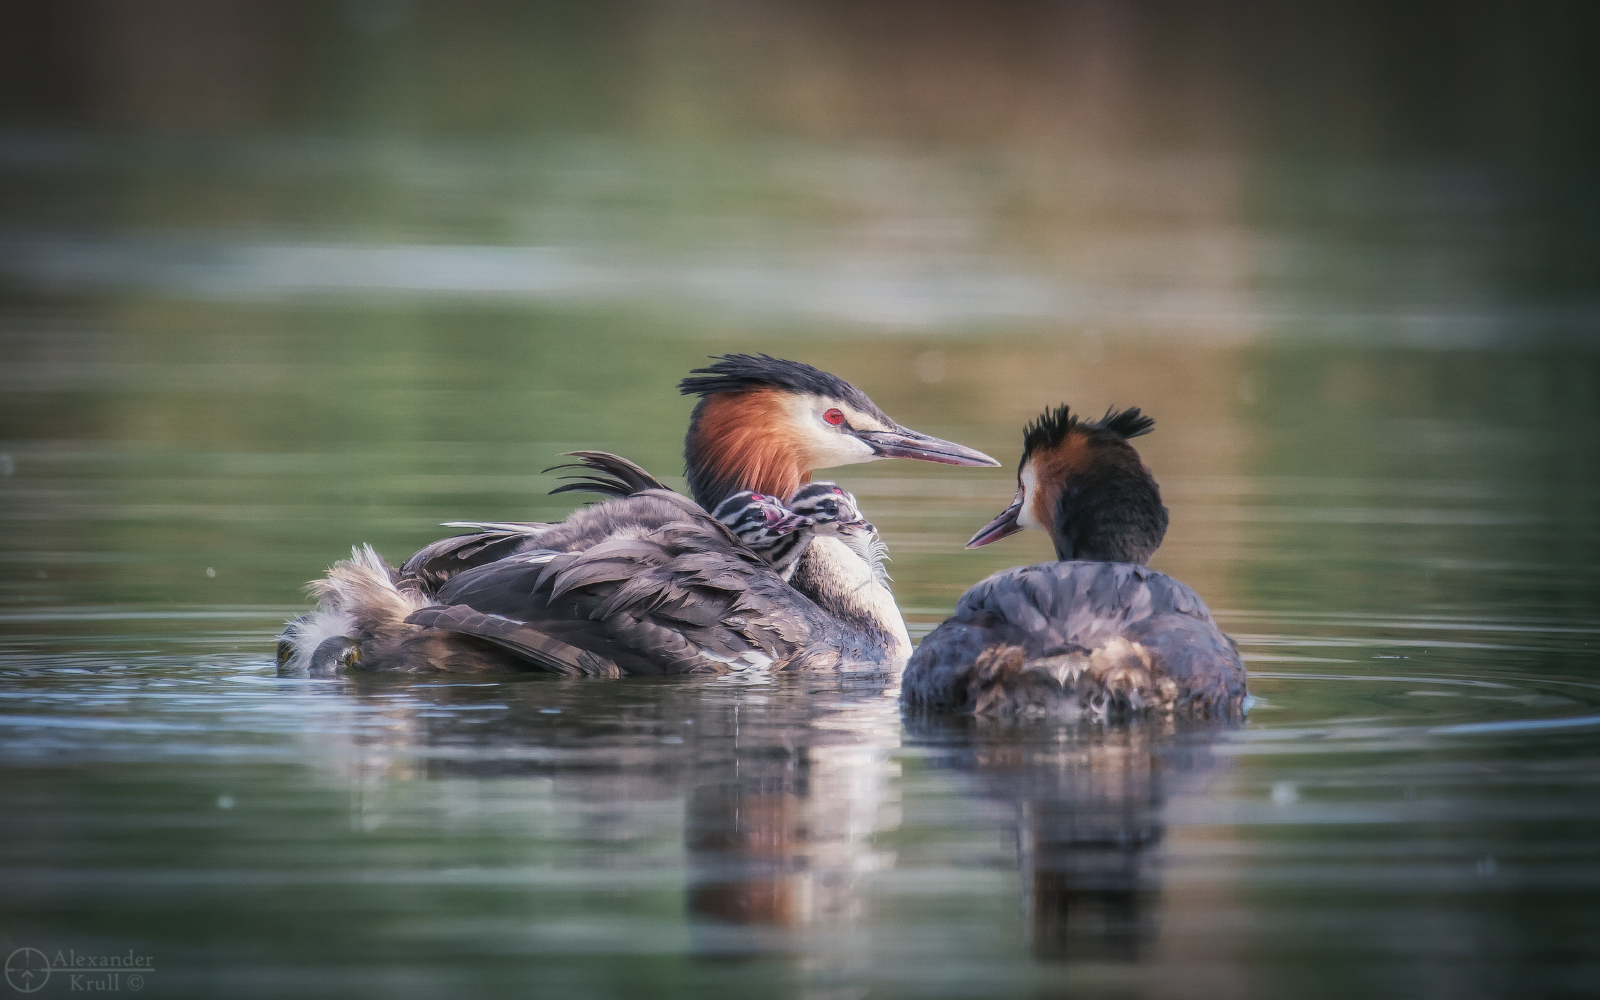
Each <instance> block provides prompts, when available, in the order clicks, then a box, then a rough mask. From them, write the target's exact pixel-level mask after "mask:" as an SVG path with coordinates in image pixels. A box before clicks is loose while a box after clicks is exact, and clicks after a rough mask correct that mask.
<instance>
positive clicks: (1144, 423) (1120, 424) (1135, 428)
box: [1022, 403, 1156, 460]
mask: <svg viewBox="0 0 1600 1000" xmlns="http://www.w3.org/2000/svg"><path fill="white" fill-rule="evenodd" d="M1155 426H1156V420H1155V418H1154V417H1147V416H1145V415H1144V414H1142V413H1140V412H1139V408H1138V407H1137V406H1130V407H1128V408H1127V409H1126V410H1118V409H1117V408H1116V407H1112V408H1110V409H1108V410H1106V415H1105V416H1103V417H1101V418H1100V419H1099V420H1080V419H1079V418H1078V416H1077V414H1075V413H1072V412H1071V411H1069V410H1068V409H1067V404H1065V403H1062V404H1061V405H1060V406H1058V407H1056V408H1055V409H1053V410H1052V409H1047V410H1045V411H1044V412H1043V413H1041V414H1039V418H1038V419H1037V420H1035V421H1033V422H1032V423H1030V424H1029V425H1028V426H1027V428H1026V429H1024V430H1023V432H1022V457H1023V459H1024V460H1026V459H1027V457H1028V456H1029V455H1031V454H1033V452H1034V451H1035V450H1036V449H1039V448H1054V447H1055V446H1056V445H1058V444H1060V443H1061V440H1062V439H1063V438H1065V437H1066V436H1067V432H1068V431H1070V430H1072V428H1074V427H1081V428H1083V429H1084V430H1099V431H1110V432H1111V433H1112V434H1115V435H1117V436H1118V437H1120V438H1122V439H1123V440H1127V439H1129V438H1136V437H1139V436H1141V435H1144V434H1149V433H1150V431H1151V430H1153V429H1154V428H1155Z"/></svg>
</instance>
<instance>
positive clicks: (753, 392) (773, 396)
mask: <svg viewBox="0 0 1600 1000" xmlns="http://www.w3.org/2000/svg"><path fill="white" fill-rule="evenodd" d="M678 390H679V391H680V392H682V393H684V394H685V395H698V396H699V397H700V401H699V402H698V403H696V404H695V408H694V414H693V416H692V417H691V418H690V420H689V434H688V437H687V439H686V440H685V442H684V462H685V465H686V467H687V472H688V478H689V489H690V492H692V493H693V494H694V498H695V500H696V501H697V502H699V504H700V505H701V506H702V507H705V508H707V509H710V508H711V507H713V506H715V505H716V504H718V503H720V502H721V500H722V498H723V497H726V496H727V495H728V494H730V493H735V492H738V491H740V490H758V491H760V492H762V493H768V494H775V495H777V496H789V495H791V494H792V493H793V492H794V491H795V490H796V489H797V488H799V487H800V486H801V485H802V484H804V483H807V482H809V481H810V480H811V470H812V469H825V468H831V467H833V466H836V465H853V464H856V463H858V462H874V461H877V460H878V459H880V458H912V459H917V460H919V461H923V462H939V463H942V464H945V465H990V466H992V465H999V464H1000V463H999V462H996V461H995V460H994V459H992V458H990V457H989V456H988V455H985V454H984V453H983V452H981V451H974V450H973V449H971V448H967V447H963V446H962V445H959V444H956V443H954V442H952V441H943V440H940V439H939V438H936V437H930V436H929V435H927V434H923V433H920V432H918V431H914V430H911V429H910V428H908V427H902V426H900V425H899V424H897V423H895V422H894V421H893V420H892V419H890V418H889V416H888V414H886V413H884V412H883V411H882V410H880V409H878V407H877V405H876V404H875V403H873V402H872V400H870V399H868V398H867V394H866V393H864V392H862V391H861V390H860V389H857V388H856V387H855V386H853V385H851V384H850V383H849V382H846V381H845V380H844V379H842V378H839V377H838V376H835V375H830V374H828V373H827V372H824V371H819V370H817V369H816V368H813V367H811V366H810V365H806V364H801V363H800V362H798V361H783V360H780V359H778V358H773V357H768V356H767V355H765V354H759V355H752V354H726V355H723V356H722V357H721V358H718V359H716V363H715V364H712V365H708V366H707V367H705V368H696V369H695V370H694V371H693V373H691V377H689V378H686V379H684V380H683V381H682V382H680V383H678Z"/></svg>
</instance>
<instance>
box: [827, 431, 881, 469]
mask: <svg viewBox="0 0 1600 1000" xmlns="http://www.w3.org/2000/svg"><path fill="white" fill-rule="evenodd" d="M811 453H812V455H814V456H815V462H816V465H817V467H818V468H823V469H826V468H828V467H830V466H834V465H858V464H860V463H862V462H876V461H877V460H878V459H880V458H882V457H883V456H881V455H878V454H875V453H874V452H873V450H872V446H871V445H869V444H867V443H866V442H865V441H863V440H861V439H860V438H858V437H856V436H855V435H853V434H841V433H839V432H838V431H834V430H818V431H817V432H816V434H815V435H814V436H813V440H812V450H811Z"/></svg>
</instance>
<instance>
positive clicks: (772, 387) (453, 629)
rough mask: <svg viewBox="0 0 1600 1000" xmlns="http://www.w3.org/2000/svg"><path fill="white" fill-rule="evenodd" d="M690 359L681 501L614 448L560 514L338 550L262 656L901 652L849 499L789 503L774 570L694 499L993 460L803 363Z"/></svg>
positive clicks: (533, 661)
mask: <svg viewBox="0 0 1600 1000" xmlns="http://www.w3.org/2000/svg"><path fill="white" fill-rule="evenodd" d="M693 374H694V375H698V376H701V377H700V378H689V379H685V380H684V381H683V383H682V384H681V385H680V389H681V390H682V391H683V392H685V393H694V394H698V395H700V396H701V399H700V401H699V403H698V404H697V405H696V407H695V410H694V415H693V417H692V419H691V425H690V429H689V434H688V439H687V443H686V447H685V454H686V459H687V461H688V475H689V482H690V485H691V487H692V488H693V489H694V491H695V498H696V500H698V501H700V505H699V506H697V505H696V504H695V503H693V502H691V501H689V500H688V499H687V498H685V497H682V496H680V495H678V494H676V493H672V492H670V491H664V490H661V489H658V488H656V487H659V485H660V484H659V483H657V482H656V481H655V480H654V478H653V477H650V476H649V474H648V473H645V472H644V471H643V470H642V469H639V468H638V467H637V466H632V465H631V463H626V462H625V461H624V460H620V459H616V460H615V461H617V462H622V463H623V464H624V465H626V466H628V467H630V468H631V469H632V470H633V472H632V473H629V474H628V475H627V476H624V477H623V479H622V481H621V482H620V484H619V485H618V486H617V487H616V489H614V490H612V491H610V492H612V493H613V494H614V495H615V494H623V493H626V494H628V495H618V496H617V498H616V499H613V500H609V501H607V502H605V503H602V504H599V505H597V506H595V507H591V508H588V509H586V510H580V511H578V512H576V513H575V514H573V516H572V517H569V518H568V519H567V520H566V521H564V522H561V523H560V524H551V525H545V524H476V523H470V522H463V523H461V526H464V527H474V528H477V529H478V531H477V532H475V533H474V534H469V535H462V536H457V537H455V538H447V539H443V540H441V541H439V542H436V543H434V544H432V545H430V546H427V547H426V548H424V549H423V550H422V551H420V552H418V553H417V554H416V555H415V556H413V557H412V558H411V559H409V560H407V562H406V564H405V566H404V567H403V568H402V570H401V571H400V572H399V573H398V574H390V573H389V572H388V570H387V567H385V566H384V565H383V563H382V561H381V560H380V559H377V557H376V556H370V557H368V556H366V555H365V554H364V553H358V558H355V559H352V560H351V561H349V562H346V563H341V564H339V565H338V566H336V567H334V569H333V570H331V571H330V573H329V576H328V578H327V579H326V580H324V581H319V582H318V583H317V584H315V585H314V591H315V592H316V593H317V595H318V596H319V597H320V598H321V606H320V607H319V611H318V612H314V613H313V616H309V617H308V618H302V619H300V620H297V623H296V624H293V625H291V627H290V629H288V630H286V631H285V633H284V636H283V642H281V643H280V650H281V651H283V650H286V652H281V653H280V663H281V664H282V666H281V669H283V670H284V672H287V673H295V672H301V671H303V670H306V669H309V666H310V663H311V661H312V660H313V659H314V658H316V656H317V650H318V649H319V648H321V647H322V645H323V644H324V643H325V642H331V645H330V646H329V651H328V652H327V653H324V654H323V656H322V659H323V660H324V661H326V660H327V659H328V657H329V656H330V655H332V656H333V662H334V663H335V664H339V665H343V666H345V667H350V666H352V665H355V667H354V668H355V669H362V670H366V669H384V670H435V669H443V670H485V669H518V668H521V669H527V668H530V667H531V668H534V669H540V668H542V669H546V670H552V671H556V672H560V673H572V674H591V675H594V674H598V675H611V676H614V675H617V674H623V673H628V674H632V673H679V672H700V671H721V670H729V669H741V668H744V667H749V666H774V667H777V668H801V667H804V668H836V669H887V668H892V667H894V666H898V665H899V664H901V663H903V662H904V661H905V658H906V657H907V656H908V655H909V654H910V651H911V647H910V640H909V637H908V636H907V634H906V631H905V623H904V620H903V619H902V618H901V617H900V614H899V610H898V608H897V607H896V606H895V604H894V599H893V596H892V595H891V594H890V593H889V591H888V589H887V587H886V586H884V585H883V580H882V573H881V565H880V563H881V560H880V559H877V558H876V553H875V551H874V550H873V549H872V546H871V542H870V541H863V539H862V534H863V532H862V531H861V529H860V527H859V526H858V525H856V524H854V522H855V521H857V520H859V512H857V511H855V508H854V503H853V499H852V500H851V502H850V504H849V509H848V510H844V509H842V508H841V509H840V510H839V511H836V512H835V513H834V514H833V515H832V516H830V517H807V518H806V520H807V522H808V523H807V526H806V527H805V528H804V529H800V530H806V531H808V532H809V533H810V534H811V538H810V539H809V544H805V545H803V546H800V551H799V553H798V554H797V555H795V556H794V558H793V561H792V562H793V568H792V573H793V579H794V586H793V587H791V586H790V585H788V584H787V583H785V581H784V579H783V577H782V576H780V572H781V571H782V570H783V569H786V568H788V567H786V566H781V565H780V567H779V570H777V571H775V570H774V569H773V567H772V566H771V565H769V564H768V563H767V562H766V561H765V560H763V559H762V558H761V556H760V555H758V554H756V553H755V552H753V551H752V550H751V549H750V548H749V547H748V546H746V545H744V544H742V543H740V542H739V541H738V540H737V539H736V538H734V536H733V535H731V534H730V533H729V531H728V529H727V527H726V526H725V525H724V524H722V523H720V522H719V521H717V520H715V519H714V518H712V517H711V516H710V515H708V514H707V513H706V510H708V509H716V508H717V507H718V506H719V505H720V504H721V503H722V502H723V501H724V500H725V499H727V498H728V497H729V496H730V495H733V494H737V493H741V492H750V493H751V494H759V495H761V496H763V497H772V496H785V497H789V496H795V495H797V493H798V491H799V489H800V487H801V486H802V485H803V484H805V483H806V482H808V481H809V480H810V475H811V470H812V469H813V468H816V467H821V466H826V465H845V464H853V463H857V462H868V461H873V460H876V459H879V458H916V459H921V460H924V461H933V462H940V463H944V464H949V465H969V466H976V465H998V464H999V463H998V462H995V461H994V459H992V458H990V457H989V456H987V455H984V454H982V453H981V452H977V451H974V450H972V449H969V448H965V447H963V446H961V445H958V444H954V443H952V442H949V441H943V440H940V439H938V438H934V437H930V436H928V435H925V434H921V433H918V432H916V431H912V430H909V429H907V428H904V427H901V426H900V425H899V424H897V423H895V422H894V421H893V420H891V419H890V418H889V417H888V416H886V415H885V414H884V413H883V412H882V411H881V410H879V409H878V408H877V406H875V405H874V404H873V403H872V401H871V400H870V399H868V398H867V396H866V394H865V393H863V392H861V391H860V390H859V389H857V388H855V387H854V386H852V385H850V384H849V383H848V382H845V381H844V380H842V379H839V378H837V377H835V376H833V375H829V374H827V373H825V372H821V371H818V370H817V369H815V368H812V367H811V366H809V365H804V364H800V363H798V362H792V361H781V360H778V359H775V358H771V357H767V356H765V355H760V356H751V355H725V356H724V357H722V358H720V359H717V361H716V363H715V364H713V365H711V366H708V367H707V368H703V369H698V370H696V372H694V373H693ZM580 454H581V455H590V456H594V455H603V453H580ZM606 457H607V458H613V459H614V456H606ZM608 471H614V470H608ZM582 488H590V487H587V486H584V485H582V484H574V485H571V486H568V487H562V488H561V489H582ZM841 492H842V491H841ZM845 496H847V494H846V495H845ZM800 499H801V500H805V499H806V497H805V496H804V495H803V494H801V496H800ZM763 516H764V515H763ZM847 522H849V523H847ZM830 525H838V526H839V527H838V528H837V529H834V530H830V527H829V526H830ZM867 530H868V532H870V526H867ZM847 539H848V540H847ZM780 561H781V560H780ZM319 615H320V616H321V617H316V616H319ZM341 623H343V624H341ZM341 637H342V639H343V640H349V641H339V640H341Z"/></svg>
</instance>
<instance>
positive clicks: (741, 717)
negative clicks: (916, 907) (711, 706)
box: [684, 696, 899, 971]
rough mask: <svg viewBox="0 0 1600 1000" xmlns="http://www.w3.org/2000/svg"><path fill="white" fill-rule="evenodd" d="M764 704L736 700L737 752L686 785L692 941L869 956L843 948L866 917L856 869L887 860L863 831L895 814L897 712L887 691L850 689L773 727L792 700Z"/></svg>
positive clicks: (722, 949)
mask: <svg viewBox="0 0 1600 1000" xmlns="http://www.w3.org/2000/svg"><path fill="white" fill-rule="evenodd" d="M772 708H774V706H762V705H755V706H751V705H744V706H740V707H738V708H737V709H736V710H735V711H733V712H732V713H730V714H729V715H728V716H727V717H726V720H727V721H728V722H730V723H732V724H733V726H734V727H735V729H734V731H733V732H731V733H728V734H725V735H727V736H728V737H731V739H732V741H733V747H732V749H733V754H732V755H731V757H729V758H724V759H721V760H719V761H718V762H717V763H716V764H715V766H713V767H710V768H703V769H702V771H701V774H700V775H699V776H698V777H697V779H696V780H695V785H694V788H693V789H692V790H691V791H690V792H689V795H688V797H687V801H686V806H685V807H686V815H685V817H684V846H685V848H686V849H687V852H688V858H689V873H690V885H689V891H688V898H687V908H688V913H689V916H690V920H691V934H692V940H693V943H694V948H695V951H696V952H697V953H698V954H701V955H703V956H717V957H734V956H756V955H761V954H771V953H773V952H802V951H804V952H808V953H818V952H823V953H826V954H828V955H829V961H830V963H831V964H833V965H834V966H835V968H836V971H844V970H845V969H847V968H849V967H851V966H852V965H858V964H861V963H864V962H865V960H866V957H867V956H866V954H865V952H864V951H862V952H861V953H860V954H858V955H855V957H856V958H857V959H859V960H860V962H859V963H858V962H852V961H851V958H850V956H851V954H852V953H853V952H854V951H855V950H857V949H859V948H860V947H861V945H860V939H859V937H858V936H857V935H854V934H852V928H854V927H856V926H857V925H858V924H859V923H860V921H862V919H863V918H864V913H863V904H862V899H863V896H864V893H863V891H862V889H863V884H862V883H863V880H864V879H865V878H867V877H868V876H869V875H870V873H871V872H873V871H876V870H878V869H880V868H883V867H887V866H888V865H889V864H891V863H892V860H893V859H892V856H890V855H887V854H885V853H883V852H880V851H877V850H875V849H874V847H873V845H872V842H871V837H872V835H873V834H874V833H876V832H879V831H881V830H884V829H886V828H888V827H891V826H893V825H896V823H897V821H898V815H897V813H896V811H895V810H894V808H893V805H892V802H891V796H890V790H889V782H890V780H891V779H892V778H893V777H894V775H895V773H896V766H895V765H894V764H893V763H892V762H891V761H890V760H889V759H888V757H889V753H890V751H891V750H893V749H894V748H896V747H897V746H898V728H899V727H898V725H897V722H898V720H897V719H896V718H895V716H896V714H897V713H896V712H895V709H894V704H893V700H892V696H872V697H867V698H862V699H857V698H852V699H850V700H849V701H845V702H834V703H833V704H832V705H830V706H828V707H827V708H821V707H818V708H815V709H812V710H809V711H808V712H807V715H808V718H807V719H806V724H805V725H804V727H803V728H802V727H792V726H787V725H786V726H782V727H780V728H779V729H777V730H774V729H773V728H772V723H773V722H774V721H777V720H778V719H779V718H781V717H782V716H783V715H786V714H788V713H790V712H792V710H793V709H792V707H788V706H785V707H783V708H781V709H779V710H778V711H777V712H773V711H771V709H772ZM752 709H753V711H752ZM774 736H777V737H779V738H780V739H778V740H775V739H774V738H773V737H774ZM819 938H826V939H827V942H826V945H825V947H820V948H819V945H822V942H821V941H820V940H819Z"/></svg>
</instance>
